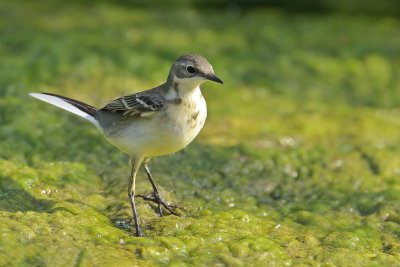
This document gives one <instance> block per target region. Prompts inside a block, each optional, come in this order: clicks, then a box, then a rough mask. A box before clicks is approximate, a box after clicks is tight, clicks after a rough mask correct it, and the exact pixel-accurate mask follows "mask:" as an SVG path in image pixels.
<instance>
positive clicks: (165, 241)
mask: <svg viewBox="0 0 400 267" xmlns="http://www.w3.org/2000/svg"><path fill="white" fill-rule="evenodd" d="M60 3H61V2H52V1H48V2H41V3H29V2H15V3H13V2H12V1H2V2H1V3H0V14H1V15H0V58H1V60H0V69H1V71H0V96H1V98H0V123H1V126H0V140H1V142H0V265H4V266H16V265H18V266H44V265H49V266H55V265H57V266H93V265H95V266H96V265H97V266H110V265H113V266H132V265H134V264H137V265H140V266H146V265H158V264H169V265H171V266H185V265H187V264H196V265H204V266H205V265H213V266H214V265H217V266H218V265H229V266H241V265H246V266H249V265H254V266H256V265H257V266H261V265H263V266H282V265H297V266H302V265H303V266H308V265H311V266H320V265H323V266H359V265H366V266H382V265H386V266H399V265H400V264H399V262H400V240H399V235H400V182H399V179H400V135H399V131H400V127H399V122H400V113H399V110H397V109H395V108H396V106H398V103H399V101H400V90H399V89H400V81H399V79H398V73H399V70H400V63H399V62H400V51H399V50H400V49H399V47H400V38H399V36H400V32H399V29H400V20H398V19H395V18H391V17H369V16H366V15H351V16H350V15H343V14H341V15H340V14H325V15H299V14H297V15H294V14H285V13H283V12H279V11H276V10H268V9H265V10H264V9H262V10H245V11H243V10H240V9H236V8H232V9H227V10H224V9H223V10H218V11H210V10H203V11H201V10H194V9H191V8H189V7H186V8H184V9H162V10H161V9H157V8H153V9H151V10H149V9H139V8H134V7H124V6H117V5H111V4H105V3H97V4H93V5H90V6H84V5H80V4H73V3H70V4H67V3H64V4H60ZM189 51H194V52H197V53H199V54H202V55H204V56H205V57H207V58H208V59H209V60H210V61H211V63H212V64H213V65H214V69H215V71H216V74H217V75H218V76H219V77H221V78H222V79H223V80H224V81H225V85H224V86H219V85H215V84H211V83H206V84H204V85H203V93H204V95H205V97H206V100H207V102H208V106H209V118H208V120H207V123H206V125H205V128H204V129H203V131H202V133H201V134H200V136H199V137H198V139H197V141H195V142H194V143H193V144H191V145H190V146H189V147H188V148H186V149H184V150H183V151H181V152H178V153H176V154H174V155H170V156H165V157H160V158H155V159H153V160H152V161H151V163H150V168H151V169H152V170H153V175H154V177H155V179H156V181H157V183H158V185H159V186H160V187H161V188H162V193H163V195H164V197H165V198H166V199H168V201H170V202H174V203H177V204H179V205H180V206H181V207H182V210H181V213H182V214H184V215H185V218H178V217H175V216H165V217H163V218H159V217H158V216H157V214H156V210H155V207H154V206H152V205H151V204H149V203H146V202H145V201H142V200H140V199H139V200H138V212H139V215H140V222H141V224H142V226H143V229H144V234H145V235H146V236H147V238H137V237H135V236H134V235H133V233H134V230H133V228H132V226H131V225H130V224H129V219H130V217H131V210H130V206H129V202H128V199H127V194H126V191H127V184H128V174H129V169H128V158H127V156H125V155H123V154H122V153H121V152H119V151H118V150H117V149H115V148H113V147H112V146H111V145H109V144H108V143H107V142H106V141H105V140H104V139H103V137H102V136H101V135H100V134H99V133H98V132H97V130H96V129H95V128H94V127H92V126H91V125H90V124H89V123H87V122H86V121H83V120H81V119H79V118H77V117H74V115H72V114H68V113H66V112H64V111H61V110H58V109H57V108H55V107H51V106H49V105H46V104H45V103H42V102H39V101H35V100H34V99H32V98H30V97H29V96H28V95H27V94H28V92H32V91H39V92H40V91H48V92H53V93H59V94H63V95H67V96H69V97H73V98H76V99H81V100H83V101H86V102H88V103H91V104H93V105H97V106H101V105H103V104H105V103H106V102H107V101H109V100H111V99H114V98H115V97H117V96H119V95H122V94H128V93H132V92H134V91H138V90H143V89H147V88H151V87H154V86H156V85H158V84H159V83H161V82H162V81H163V80H164V79H165V78H166V75H167V72H168V70H169V66H170V64H171V63H172V62H173V60H174V59H175V58H176V57H178V56H179V55H180V54H183V53H186V52H189ZM137 190H138V193H141V194H146V193H150V192H151V186H150V184H149V183H148V181H147V179H146V178H145V175H144V173H140V174H139V178H138V180H137Z"/></svg>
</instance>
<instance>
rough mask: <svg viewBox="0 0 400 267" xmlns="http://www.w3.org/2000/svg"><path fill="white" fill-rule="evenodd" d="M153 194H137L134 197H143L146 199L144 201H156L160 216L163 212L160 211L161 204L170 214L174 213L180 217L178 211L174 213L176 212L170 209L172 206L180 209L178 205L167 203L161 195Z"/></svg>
mask: <svg viewBox="0 0 400 267" xmlns="http://www.w3.org/2000/svg"><path fill="white" fill-rule="evenodd" d="M153 195H154V197H149V196H143V195H137V196H136V197H141V198H143V199H144V200H146V201H152V202H154V203H157V204H158V213H160V216H161V217H162V216H163V212H162V209H161V206H163V207H164V208H165V209H166V210H168V211H169V212H170V213H171V214H173V215H175V216H179V217H182V216H181V215H179V214H178V213H176V212H175V211H174V210H173V209H172V208H174V209H180V207H179V206H176V205H172V204H169V203H167V202H165V201H164V200H163V199H162V198H161V196H160V195H159V194H153Z"/></svg>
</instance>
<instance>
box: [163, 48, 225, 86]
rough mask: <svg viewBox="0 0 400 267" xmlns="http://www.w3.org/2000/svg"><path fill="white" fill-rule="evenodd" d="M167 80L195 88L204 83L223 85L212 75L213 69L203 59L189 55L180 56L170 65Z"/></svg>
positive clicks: (192, 54)
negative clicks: (212, 82) (211, 82)
mask: <svg viewBox="0 0 400 267" xmlns="http://www.w3.org/2000/svg"><path fill="white" fill-rule="evenodd" d="M169 79H173V81H174V82H176V83H178V84H181V85H186V86H189V87H192V88H195V87H197V86H199V85H200V84H202V83H203V82H206V81H214V82H217V83H222V84H223V83H224V82H223V81H221V79H219V78H218V77H217V76H215V74H214V69H213V67H212V66H211V64H210V63H209V62H208V61H207V59H205V58H204V57H202V56H200V55H197V54H194V53H190V54H186V55H183V56H180V57H179V58H178V59H177V60H176V61H175V63H174V64H173V65H172V67H171V70H170V74H169Z"/></svg>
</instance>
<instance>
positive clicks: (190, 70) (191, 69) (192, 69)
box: [186, 66, 196, 73]
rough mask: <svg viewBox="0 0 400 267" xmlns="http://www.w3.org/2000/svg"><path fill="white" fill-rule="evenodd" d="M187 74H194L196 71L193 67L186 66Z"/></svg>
mask: <svg viewBox="0 0 400 267" xmlns="http://www.w3.org/2000/svg"><path fill="white" fill-rule="evenodd" d="M186 70H187V72H189V73H194V72H195V71H196V69H195V68H194V67H193V66H187V67H186Z"/></svg>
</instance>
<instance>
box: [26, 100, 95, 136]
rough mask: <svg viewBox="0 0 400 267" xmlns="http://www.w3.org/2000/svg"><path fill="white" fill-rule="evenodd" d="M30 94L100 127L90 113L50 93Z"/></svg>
mask: <svg viewBox="0 0 400 267" xmlns="http://www.w3.org/2000/svg"><path fill="white" fill-rule="evenodd" d="M29 94H30V95H31V96H33V97H34V98H37V99H39V100H42V101H44V102H47V103H49V104H52V105H54V106H56V107H59V108H62V109H64V110H66V111H69V112H71V113H74V114H75V115H78V116H79V117H82V118H84V119H87V120H88V121H90V122H91V123H93V124H94V125H95V126H96V127H97V128H100V125H99V122H98V121H97V120H96V119H95V118H94V117H93V116H91V115H89V114H87V113H86V112H83V111H82V110H80V109H78V108H77V107H74V106H73V105H71V104H70V103H68V102H66V101H65V100H64V99H62V98H59V97H56V96H52V95H46V94H40V93H29Z"/></svg>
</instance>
